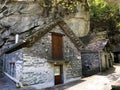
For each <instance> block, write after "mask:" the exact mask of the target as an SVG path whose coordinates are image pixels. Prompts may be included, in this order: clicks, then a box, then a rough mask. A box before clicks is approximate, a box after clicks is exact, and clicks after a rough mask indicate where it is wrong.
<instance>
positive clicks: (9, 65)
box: [3, 50, 23, 80]
mask: <svg viewBox="0 0 120 90" xmlns="http://www.w3.org/2000/svg"><path fill="white" fill-rule="evenodd" d="M22 56H23V52H22V50H18V51H15V52H13V53H10V54H5V55H4V62H3V64H4V67H3V68H4V71H5V72H7V73H8V74H9V75H11V76H12V77H14V78H16V79H18V80H21V79H22V68H23V57H22Z"/></svg>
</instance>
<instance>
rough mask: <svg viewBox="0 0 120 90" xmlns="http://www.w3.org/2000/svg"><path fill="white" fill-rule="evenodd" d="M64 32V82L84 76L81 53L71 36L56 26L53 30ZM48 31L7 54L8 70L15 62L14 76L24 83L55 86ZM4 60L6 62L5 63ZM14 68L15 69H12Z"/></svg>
mask: <svg viewBox="0 0 120 90" xmlns="http://www.w3.org/2000/svg"><path fill="white" fill-rule="evenodd" d="M50 32H55V33H60V34H63V35H64V36H63V37H62V38H63V60H62V62H61V60H60V61H59V62H57V64H62V65H63V69H64V71H63V78H64V80H63V83H67V82H69V81H73V80H76V79H78V78H79V79H80V77H81V76H82V73H81V72H82V68H81V54H80V52H79V51H78V49H77V48H76V47H75V45H74V44H73V43H72V42H71V40H70V38H69V37H68V36H66V34H65V33H64V32H63V31H62V30H61V29H60V28H59V27H58V26H56V27H55V28H54V29H53V30H52V31H50ZM50 32H48V33H47V34H45V35H44V36H43V37H42V38H39V39H38V40H37V41H36V42H35V43H34V44H33V45H32V46H31V47H28V48H23V49H21V50H18V51H15V52H13V53H10V54H7V55H6V60H5V62H6V68H5V70H6V72H7V73H9V74H11V67H10V62H15V68H14V71H15V73H14V76H13V77H15V78H17V79H18V80H20V81H21V82H22V83H23V84H24V85H35V84H39V86H40V87H41V88H45V87H50V86H54V65H55V64H54V63H50V62H49V61H50V60H53V59H52V53H51V52H52V37H51V33H50ZM9 58H10V59H9ZM53 61H54V60H53ZM66 61H67V62H66ZM5 62H4V63H5ZM12 70H13V69H12Z"/></svg>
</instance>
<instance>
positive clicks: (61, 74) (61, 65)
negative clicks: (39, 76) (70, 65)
mask: <svg viewBox="0 0 120 90" xmlns="http://www.w3.org/2000/svg"><path fill="white" fill-rule="evenodd" d="M55 66H59V67H60V77H61V82H60V83H59V84H63V83H64V78H63V77H64V72H63V64H54V85H59V84H56V79H55V77H56V76H55Z"/></svg>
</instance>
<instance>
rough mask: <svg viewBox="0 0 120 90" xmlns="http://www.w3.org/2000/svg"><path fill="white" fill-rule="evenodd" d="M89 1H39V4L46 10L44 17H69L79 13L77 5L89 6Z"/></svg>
mask: <svg viewBox="0 0 120 90" xmlns="http://www.w3.org/2000/svg"><path fill="white" fill-rule="evenodd" d="M85 1H87V0H38V2H39V4H40V5H41V6H42V7H43V8H44V11H43V13H44V15H45V16H48V15H49V13H51V12H52V13H54V14H58V15H60V16H64V15H68V14H70V13H76V12H77V9H76V8H77V5H78V4H81V2H82V5H83V6H85V7H86V6H87V5H86V3H87V2H85Z"/></svg>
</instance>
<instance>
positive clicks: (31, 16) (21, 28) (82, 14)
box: [0, 2, 89, 46]
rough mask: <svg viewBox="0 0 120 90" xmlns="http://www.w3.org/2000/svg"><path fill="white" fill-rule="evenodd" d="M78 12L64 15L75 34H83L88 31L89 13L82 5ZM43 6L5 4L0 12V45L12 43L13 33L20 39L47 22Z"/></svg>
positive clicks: (26, 3) (34, 4) (21, 3)
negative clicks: (17, 34)
mask: <svg viewBox="0 0 120 90" xmlns="http://www.w3.org/2000/svg"><path fill="white" fill-rule="evenodd" d="M77 9H78V12H77V13H76V14H75V15H73V16H72V17H71V16H70V17H69V16H68V17H69V18H68V17H65V18H64V20H65V21H66V22H67V24H68V25H69V27H70V28H71V29H72V30H73V32H74V33H75V35H76V36H78V37H81V36H85V35H86V34H87V33H88V31H89V13H88V11H85V10H84V8H83V7H81V6H78V7H77ZM42 13H43V8H42V7H41V6H40V5H39V4H38V3H36V2H12V3H8V4H5V8H4V10H3V11H2V13H0V18H1V19H0V28H1V29H2V32H0V34H1V39H4V40H5V39H6V40H7V42H6V41H1V40H0V45H1V46H2V45H3V44H4V43H9V44H11V43H14V39H15V34H16V33H19V34H20V39H21V40H23V39H25V38H26V37H28V36H29V35H30V34H31V33H32V31H33V29H36V27H38V26H39V27H42V26H44V24H45V23H47V19H48V20H49V17H53V16H52V15H50V16H49V17H46V18H44V17H43V16H42ZM3 28H4V29H3Z"/></svg>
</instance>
